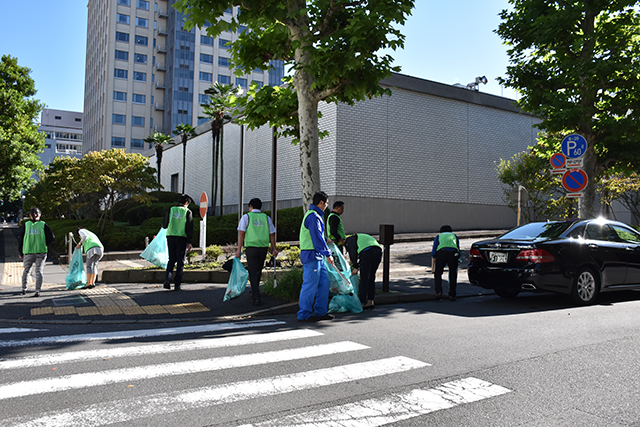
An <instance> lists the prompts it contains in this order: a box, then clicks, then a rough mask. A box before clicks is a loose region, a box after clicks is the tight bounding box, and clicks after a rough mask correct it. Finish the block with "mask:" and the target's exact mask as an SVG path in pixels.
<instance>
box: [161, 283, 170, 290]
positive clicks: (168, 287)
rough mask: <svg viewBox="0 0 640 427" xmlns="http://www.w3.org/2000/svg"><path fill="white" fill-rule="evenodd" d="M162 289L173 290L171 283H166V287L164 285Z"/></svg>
mask: <svg viewBox="0 0 640 427" xmlns="http://www.w3.org/2000/svg"><path fill="white" fill-rule="evenodd" d="M162 287H163V288H165V289H171V283H169V282H164V285H162Z"/></svg>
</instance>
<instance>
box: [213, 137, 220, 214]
mask: <svg viewBox="0 0 640 427" xmlns="http://www.w3.org/2000/svg"><path fill="white" fill-rule="evenodd" d="M219 158H220V133H219V132H218V135H217V136H216V143H215V147H214V161H213V176H214V177H215V181H214V185H213V195H212V197H211V200H212V202H211V207H212V208H213V215H214V216H215V215H216V207H217V206H218V185H219V184H218V161H219V160H218V159H219Z"/></svg>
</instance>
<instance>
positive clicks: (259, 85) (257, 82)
mask: <svg viewBox="0 0 640 427" xmlns="http://www.w3.org/2000/svg"><path fill="white" fill-rule="evenodd" d="M263 84H264V83H262V82H259V81H258V80H251V85H252V86H253V85H258V87H259V88H260V87H262V85H263Z"/></svg>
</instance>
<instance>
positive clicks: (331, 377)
mask: <svg viewBox="0 0 640 427" xmlns="http://www.w3.org/2000/svg"><path fill="white" fill-rule="evenodd" d="M425 366H427V364H426V363H424V362H420V361H418V360H414V359H410V358H407V357H403V356H398V357H390V358H387V359H380V360H374V361H369V362H362V363H354V364H350V365H342V366H336V367H332V368H325V369H317V370H312V371H306V372H300V373H295V374H288V375H281V376H277V377H272V378H265V379H259V380H251V381H241V382H236V383H230V384H223V385H219V386H211V387H202V388H198V389H193V390H187V391H180V392H173V393H159V394H155V395H151V396H146V397H140V398H132V399H127V400H119V401H113V402H107V403H99V404H94V405H90V406H88V407H87V408H85V409H77V410H70V411H55V412H52V413H49V414H45V415H44V416H42V417H38V418H36V419H31V420H27V419H25V418H23V417H20V418H18V419H13V420H4V425H5V426H7V427H10V426H17V425H21V426H43V425H46V426H66V427H72V426H81V427H85V426H88V425H91V426H102V425H108V424H114V423H126V422H128V421H132V420H135V419H139V418H145V417H151V416H157V415H162V414H168V413H172V412H176V411H185V410H193V409H197V408H203V407H207V406H212V405H220V404H224V403H231V402H237V401H241V400H248V399H253V398H258V397H264V396H274V395H281V394H286V393H291V392H295V391H300V390H307V389H313V388H318V387H325V386H331V385H336V384H341V383H346V382H351V381H358V380H362V379H366V378H374V377H380V376H383V375H390V374H395V373H400V372H405V371H409V370H413V369H419V368H423V367H425Z"/></svg>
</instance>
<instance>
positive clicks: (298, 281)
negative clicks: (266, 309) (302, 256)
mask: <svg viewBox="0 0 640 427" xmlns="http://www.w3.org/2000/svg"><path fill="white" fill-rule="evenodd" d="M276 283H277V285H278V286H277V287H276V288H274V287H273V277H272V276H270V277H269V278H268V279H267V280H266V281H265V282H264V284H263V285H262V289H263V290H264V292H265V293H266V294H267V295H270V296H272V297H274V298H278V299H281V300H285V301H290V302H293V301H298V299H299V298H300V289H302V269H301V268H292V269H291V270H288V271H286V272H285V273H283V274H279V275H277V276H276Z"/></svg>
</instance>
